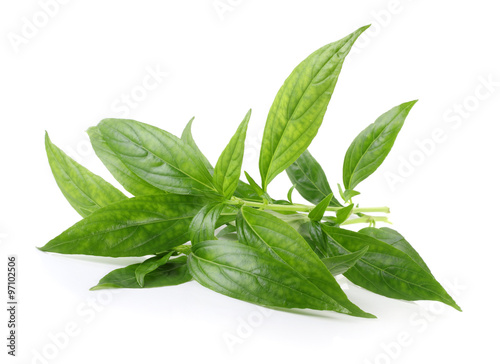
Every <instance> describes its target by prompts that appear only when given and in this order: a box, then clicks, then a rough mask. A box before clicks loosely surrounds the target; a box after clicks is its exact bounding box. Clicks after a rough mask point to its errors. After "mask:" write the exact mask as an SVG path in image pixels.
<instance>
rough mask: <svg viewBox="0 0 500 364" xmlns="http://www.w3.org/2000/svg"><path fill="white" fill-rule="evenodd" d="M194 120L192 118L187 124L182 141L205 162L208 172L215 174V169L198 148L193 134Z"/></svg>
mask: <svg viewBox="0 0 500 364" xmlns="http://www.w3.org/2000/svg"><path fill="white" fill-rule="evenodd" d="M193 121H194V118H191V120H189V122H188V123H187V125H186V127H185V128H184V131H183V132H182V136H181V140H182V141H183V142H184V144H187V145H189V146H190V147H191V149H193V151H194V152H195V154H196V155H197V156H198V158H199V160H201V161H202V162H203V164H204V165H205V167H206V168H207V170H208V171H209V172H210V173H211V174H213V171H214V167H212V165H211V164H210V162H209V161H208V159H207V157H205V155H204V154H203V153H202V152H201V150H200V148H198V145H197V144H196V142H195V141H194V138H193V134H192V132H191V127H192V125H193Z"/></svg>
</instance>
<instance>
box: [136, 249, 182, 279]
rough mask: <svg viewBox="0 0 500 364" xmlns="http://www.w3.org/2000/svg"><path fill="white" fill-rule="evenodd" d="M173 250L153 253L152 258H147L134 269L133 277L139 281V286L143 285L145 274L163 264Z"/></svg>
mask: <svg viewBox="0 0 500 364" xmlns="http://www.w3.org/2000/svg"><path fill="white" fill-rule="evenodd" d="M173 253H174V252H173V251H171V252H169V253H166V254H160V255H155V256H154V257H152V258H149V259H147V260H145V261H144V262H142V263H141V264H140V265H139V266H138V267H137V268H136V269H135V278H136V279H137V283H139V286H141V287H144V279H145V278H146V276H147V275H148V274H149V273H151V272H153V271H155V270H156V269H158V268H159V267H161V266H162V265H165V264H166V263H167V262H168V260H169V259H170V257H171V256H172V254H173Z"/></svg>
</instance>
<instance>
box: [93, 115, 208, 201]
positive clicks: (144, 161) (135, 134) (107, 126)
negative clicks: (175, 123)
mask: <svg viewBox="0 0 500 364" xmlns="http://www.w3.org/2000/svg"><path fill="white" fill-rule="evenodd" d="M99 130H100V132H101V134H102V136H103V138H104V140H105V141H106V143H107V144H108V146H109V147H110V149H111V150H112V151H113V152H114V153H115V154H116V156H117V157H118V158H120V160H121V161H122V162H123V164H125V165H126V166H127V167H128V168H129V169H130V170H131V171H132V172H134V173H135V174H136V175H137V176H138V177H140V178H142V179H143V180H145V181H146V182H148V183H149V184H151V185H153V186H155V187H157V188H159V189H161V190H164V191H167V192H170V193H175V194H181V195H215V194H217V191H216V189H215V187H214V186H213V183H212V176H211V175H210V172H209V171H208V170H207V168H206V167H205V165H204V164H203V162H202V161H200V159H199V158H198V156H197V155H196V153H195V152H194V151H193V149H192V148H190V147H188V146H186V144H185V143H184V142H183V141H182V140H180V139H179V138H177V137H176V136H174V135H172V134H170V133H168V132H166V131H164V130H161V129H159V128H156V127H154V126H151V125H147V124H143V123H140V122H138V121H134V120H127V119H104V120H103V121H101V122H100V123H99Z"/></svg>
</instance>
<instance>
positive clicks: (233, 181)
mask: <svg viewBox="0 0 500 364" xmlns="http://www.w3.org/2000/svg"><path fill="white" fill-rule="evenodd" d="M251 114H252V110H249V111H248V113H247V114H246V115H245V118H244V119H243V121H242V122H241V124H240V126H239V127H238V130H236V133H235V134H234V136H233V137H232V138H231V140H230V141H229V144H228V145H227V147H226V148H225V149H224V151H223V152H222V154H221V155H220V157H219V160H218V161H217V164H216V165H215V170H214V176H213V177H214V185H215V187H216V188H217V190H218V191H219V192H220V193H221V194H222V195H223V196H224V197H225V198H230V197H231V196H232V195H233V193H234V191H235V190H236V188H237V187H238V181H239V180H240V175H241V166H242V164H243V152H244V150H245V138H246V133H247V127H248V122H249V121H250V115H251Z"/></svg>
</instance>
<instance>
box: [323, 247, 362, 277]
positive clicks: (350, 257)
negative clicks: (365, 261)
mask: <svg viewBox="0 0 500 364" xmlns="http://www.w3.org/2000/svg"><path fill="white" fill-rule="evenodd" d="M367 251H368V247H367V246H366V247H364V248H363V249H361V250H359V251H357V252H354V253H350V254H345V255H339V256H336V257H330V258H323V259H321V261H322V262H323V263H324V264H325V265H326V267H327V268H328V270H329V271H330V273H332V275H334V276H336V275H339V274H344V273H345V272H347V271H348V270H349V269H351V268H352V267H353V266H354V264H356V263H357V261H358V260H359V259H360V258H361V257H362V256H363V255H365V253H366V252H367Z"/></svg>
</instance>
